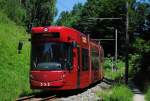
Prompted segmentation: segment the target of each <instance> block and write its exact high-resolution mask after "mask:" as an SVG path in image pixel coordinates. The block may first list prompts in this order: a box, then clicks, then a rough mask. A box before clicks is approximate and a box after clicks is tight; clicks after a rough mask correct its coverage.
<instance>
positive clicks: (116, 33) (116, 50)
mask: <svg viewBox="0 0 150 101" xmlns="http://www.w3.org/2000/svg"><path fill="white" fill-rule="evenodd" d="M117 57H118V30H117V29H115V62H116V63H117Z"/></svg>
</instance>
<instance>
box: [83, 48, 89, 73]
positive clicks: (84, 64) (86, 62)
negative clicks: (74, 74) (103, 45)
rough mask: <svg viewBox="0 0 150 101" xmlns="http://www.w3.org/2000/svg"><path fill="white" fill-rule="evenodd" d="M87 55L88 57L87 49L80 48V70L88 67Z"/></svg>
mask: <svg viewBox="0 0 150 101" xmlns="http://www.w3.org/2000/svg"><path fill="white" fill-rule="evenodd" d="M88 60H89V57H88V50H87V49H84V48H82V70H83V71H86V70H88V69H89V68H88V67H89V61H88Z"/></svg>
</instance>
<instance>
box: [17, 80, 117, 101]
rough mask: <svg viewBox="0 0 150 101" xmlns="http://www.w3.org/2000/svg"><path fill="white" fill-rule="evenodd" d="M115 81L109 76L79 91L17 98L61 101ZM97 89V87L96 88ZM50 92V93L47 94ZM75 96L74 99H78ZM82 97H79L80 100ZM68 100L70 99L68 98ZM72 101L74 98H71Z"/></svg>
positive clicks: (22, 99)
mask: <svg viewBox="0 0 150 101" xmlns="http://www.w3.org/2000/svg"><path fill="white" fill-rule="evenodd" d="M113 83H114V81H113V80H109V79H107V78H104V79H103V81H102V82H98V83H96V84H94V85H91V86H89V87H88V88H85V89H82V90H79V91H78V90H77V91H73V92H72V91H71V92H67V91H66V92H59V93H50V92H48V93H46V94H43V93H38V94H35V95H31V96H26V97H21V98H18V99H16V101H59V100H60V101H61V98H71V97H72V96H76V95H81V96H84V95H87V94H83V93H88V92H87V90H88V89H89V90H90V89H93V88H94V87H96V86H98V87H99V88H101V89H106V88H109V87H110V86H111V85H113ZM95 90H97V88H96V89H95ZM47 94H49V95H47ZM76 98H77V99H78V96H76ZM76 98H74V99H76ZM80 100H81V99H79V101H80ZM67 101H68V100H67ZM70 101H72V100H70ZM73 101H74V100H73Z"/></svg>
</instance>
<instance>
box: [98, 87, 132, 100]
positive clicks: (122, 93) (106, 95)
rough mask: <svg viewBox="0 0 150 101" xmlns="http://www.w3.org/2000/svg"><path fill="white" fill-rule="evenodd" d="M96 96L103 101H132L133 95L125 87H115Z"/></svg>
mask: <svg viewBox="0 0 150 101" xmlns="http://www.w3.org/2000/svg"><path fill="white" fill-rule="evenodd" d="M97 96H99V97H101V98H102V99H103V101H132V100H133V93H132V91H131V90H130V89H129V88H128V87H127V86H125V85H116V86H114V87H113V88H112V89H110V90H104V91H101V92H97Z"/></svg>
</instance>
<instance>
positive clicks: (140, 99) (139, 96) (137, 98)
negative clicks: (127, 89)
mask: <svg viewBox="0 0 150 101" xmlns="http://www.w3.org/2000/svg"><path fill="white" fill-rule="evenodd" d="M131 89H132V91H133V93H134V96H133V101H145V99H144V94H143V93H142V92H141V91H140V90H139V89H138V88H137V87H136V86H135V85H134V84H132V85H131Z"/></svg>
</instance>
